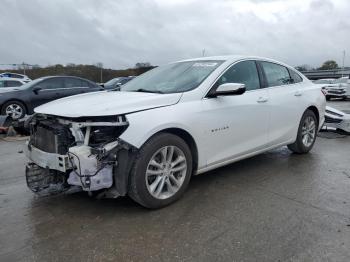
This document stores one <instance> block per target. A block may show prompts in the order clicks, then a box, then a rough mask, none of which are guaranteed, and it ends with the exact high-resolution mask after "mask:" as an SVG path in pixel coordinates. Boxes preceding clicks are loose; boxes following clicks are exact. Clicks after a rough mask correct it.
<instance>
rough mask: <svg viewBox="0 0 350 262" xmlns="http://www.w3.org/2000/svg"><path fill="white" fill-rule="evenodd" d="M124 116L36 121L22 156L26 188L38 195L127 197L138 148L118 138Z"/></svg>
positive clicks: (124, 121)
mask: <svg viewBox="0 0 350 262" xmlns="http://www.w3.org/2000/svg"><path fill="white" fill-rule="evenodd" d="M127 126H128V122H127V120H126V118H125V117H124V116H116V117H111V118H110V119H108V117H107V118H106V117H104V118H103V119H98V118H92V119H88V118H84V119H65V118H59V117H53V116H46V115H37V116H34V117H33V119H32V120H31V123H30V129H31V138H30V140H29V142H28V143H27V147H26V155H27V157H28V158H29V159H30V161H31V162H30V163H29V164H28V165H27V167H26V178H27V184H28V187H29V188H30V189H31V190H32V191H33V192H35V193H37V194H39V195H52V194H62V193H63V194H66V193H72V192H77V191H87V192H89V193H91V192H98V193H99V194H98V195H99V197H117V196H119V195H125V194H126V193H127V186H128V175H129V171H130V168H131V163H132V158H133V157H134V155H135V153H136V151H137V149H136V148H134V147H132V146H131V145H129V144H127V143H125V142H124V141H122V140H121V139H119V136H120V134H121V133H123V132H124V130H125V129H126V128H127Z"/></svg>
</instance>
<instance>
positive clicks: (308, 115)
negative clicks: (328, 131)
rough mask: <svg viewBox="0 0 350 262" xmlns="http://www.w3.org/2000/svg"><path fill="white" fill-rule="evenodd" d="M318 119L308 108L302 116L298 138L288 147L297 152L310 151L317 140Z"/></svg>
mask: <svg viewBox="0 0 350 262" xmlns="http://www.w3.org/2000/svg"><path fill="white" fill-rule="evenodd" d="M317 129H318V121H317V118H316V115H315V113H314V112H313V111H311V110H306V111H305V112H304V114H303V117H302V118H301V121H300V124H299V129H298V135H297V139H296V141H295V142H294V143H293V144H290V145H288V148H289V149H290V150H291V151H292V152H294V153H297V154H305V153H308V152H309V151H310V150H311V149H312V147H313V145H314V143H315V140H316V135H317Z"/></svg>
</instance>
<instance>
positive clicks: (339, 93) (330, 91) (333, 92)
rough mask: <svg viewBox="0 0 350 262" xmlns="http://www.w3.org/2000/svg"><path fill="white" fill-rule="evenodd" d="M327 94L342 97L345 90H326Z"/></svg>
mask: <svg viewBox="0 0 350 262" xmlns="http://www.w3.org/2000/svg"><path fill="white" fill-rule="evenodd" d="M328 93H329V94H335V95H342V94H345V93H346V91H345V90H328Z"/></svg>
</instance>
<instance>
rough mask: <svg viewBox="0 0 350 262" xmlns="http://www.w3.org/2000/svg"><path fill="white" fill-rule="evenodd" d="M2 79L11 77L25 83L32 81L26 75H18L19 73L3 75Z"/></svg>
mask: <svg viewBox="0 0 350 262" xmlns="http://www.w3.org/2000/svg"><path fill="white" fill-rule="evenodd" d="M0 77H10V78H17V79H21V80H23V81H28V82H29V81H31V80H32V79H30V78H29V77H28V76H26V75H22V74H17V73H11V72H5V73H1V74H0Z"/></svg>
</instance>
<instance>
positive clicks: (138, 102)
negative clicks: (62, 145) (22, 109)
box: [34, 91, 182, 118]
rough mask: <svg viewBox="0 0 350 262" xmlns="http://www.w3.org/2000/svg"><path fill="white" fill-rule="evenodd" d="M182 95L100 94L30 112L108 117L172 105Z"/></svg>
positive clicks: (59, 102) (46, 105) (57, 103)
mask: <svg viewBox="0 0 350 262" xmlns="http://www.w3.org/2000/svg"><path fill="white" fill-rule="evenodd" d="M181 95H182V93H175V94H154V93H144V92H121V91H102V92H94V93H87V94H82V95H76V96H70V97H65V98H62V99H58V100H55V101H52V102H49V103H47V104H44V105H41V106H39V107H37V108H35V109H34V111H35V112H36V113H40V114H47V115H56V116H63V117H73V118H75V117H88V116H110V115H119V114H127V113H132V112H136V111H143V110H147V109H152V108H157V107H163V106H169V105H173V104H176V103H177V102H178V101H179V100H180V98H181Z"/></svg>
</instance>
